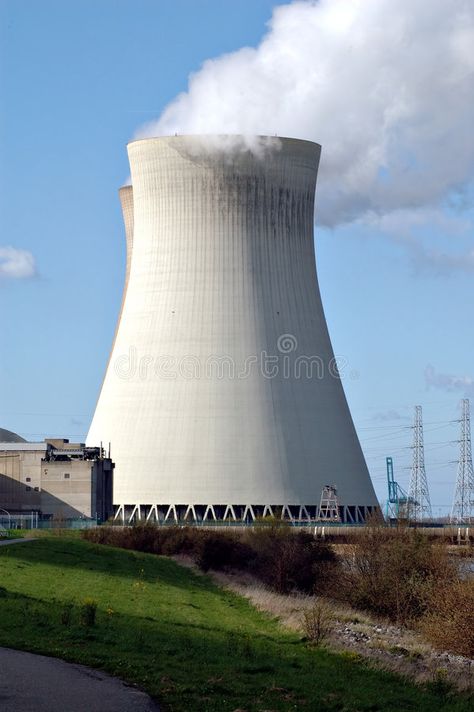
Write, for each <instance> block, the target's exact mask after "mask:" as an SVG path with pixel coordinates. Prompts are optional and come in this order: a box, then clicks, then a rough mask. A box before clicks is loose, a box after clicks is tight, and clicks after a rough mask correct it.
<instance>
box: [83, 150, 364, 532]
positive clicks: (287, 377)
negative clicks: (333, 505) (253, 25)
mask: <svg viewBox="0 0 474 712" xmlns="http://www.w3.org/2000/svg"><path fill="white" fill-rule="evenodd" d="M255 143H256V147H257V149H258V150H254V151H251V150H249V149H248V148H246V147H245V143H244V140H243V139H242V138H239V137H204V136H203V137H196V136H174V137H164V138H152V139H144V140H139V141H133V142H132V143H130V144H129V146H128V153H129V159H130V166H131V176H132V185H133V189H132V187H126V188H123V189H122V190H121V192H120V197H121V201H122V207H123V213H124V220H125V225H126V237H127V268H126V280H125V289H124V296H123V302H122V308H121V312H120V318H119V323H118V325H117V330H116V334H115V338H114V344H113V348H112V353H111V356H110V359H109V363H108V366H107V371H106V374H105V378H104V381H103V384H102V389H101V393H100V396H99V400H98V403H97V408H96V411H95V415H94V418H93V421H92V424H91V428H90V431H89V435H88V442H89V443H94V444H96V443H98V442H102V443H103V444H104V445H107V446H108V444H109V443H110V444H111V453H112V457H113V459H114V461H115V463H116V469H115V484H114V503H115V505H116V508H117V510H116V511H117V516H120V517H123V518H124V519H127V520H129V519H130V520H131V519H135V518H142V519H143V518H147V519H149V520H154V521H161V520H164V519H167V520H170V519H175V520H176V519H180V520H183V519H186V520H199V519H241V518H244V519H252V518H254V517H257V516H261V515H267V514H272V513H273V514H277V515H278V516H284V517H288V518H302V519H307V518H314V517H318V516H319V514H320V512H319V506H320V500H321V493H322V490H323V487H324V486H325V485H328V484H329V485H334V486H335V487H336V488H337V495H338V502H337V503H338V505H339V513H340V516H341V518H342V519H343V520H345V521H349V522H350V521H363V520H365V518H366V517H367V515H368V514H369V513H370V512H371V511H373V510H374V509H375V508H377V500H376V497H375V493H374V490H373V487H372V484H371V481H370V478H369V474H368V471H367V467H366V464H365V461H364V457H363V454H362V451H361V448H360V444H359V441H358V438H357V435H356V432H355V429H354V425H353V422H352V418H351V415H350V412H349V408H348V406H347V402H346V399H345V395H344V391H343V388H342V383H341V378H340V377H339V374H338V371H337V366H336V364H335V360H334V355H333V351H332V347H331V342H330V339H329V334H328V330H327V326H326V321H325V318H324V312H323V307H322V304H321V298H320V294H319V288H318V283H317V277H316V265H315V258H314V245H313V216H314V192H315V185H316V176H317V170H318V163H319V155H320V146H318V145H317V144H314V143H311V142H309V141H300V140H294V139H288V138H285V139H282V138H276V137H261V138H260V139H255Z"/></svg>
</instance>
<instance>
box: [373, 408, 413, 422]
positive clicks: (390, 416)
mask: <svg viewBox="0 0 474 712" xmlns="http://www.w3.org/2000/svg"><path fill="white" fill-rule="evenodd" d="M372 420H374V421H376V422H378V423H386V422H389V421H392V420H409V418H408V417H407V416H406V415H401V414H400V413H399V412H398V411H396V410H385V411H380V412H378V413H374V415H373V416H372Z"/></svg>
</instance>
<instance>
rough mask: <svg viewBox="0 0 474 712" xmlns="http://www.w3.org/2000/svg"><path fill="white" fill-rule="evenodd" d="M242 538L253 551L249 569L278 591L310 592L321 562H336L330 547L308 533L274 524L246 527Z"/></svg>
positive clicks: (320, 567)
mask: <svg viewBox="0 0 474 712" xmlns="http://www.w3.org/2000/svg"><path fill="white" fill-rule="evenodd" d="M244 541H245V542H246V543H247V544H248V546H250V548H251V549H252V550H253V551H254V558H253V561H252V562H251V566H250V567H249V568H250V570H251V571H252V572H253V573H254V574H255V575H256V576H257V577H258V578H260V579H261V580H262V581H263V582H264V583H266V584H267V585H268V586H270V587H271V588H273V589H275V590H276V591H278V592H279V593H289V592H290V591H291V590H293V589H296V590H298V591H303V592H305V593H312V592H313V591H314V590H315V588H317V587H318V585H319V584H320V582H321V578H323V576H322V572H323V570H324V567H325V565H328V564H331V565H335V564H336V557H335V555H334V553H333V551H332V549H330V547H329V546H328V545H327V544H325V543H324V542H321V541H317V540H316V539H314V537H313V536H312V534H310V533H309V532H297V533H295V532H294V531H293V530H292V529H290V528H289V527H282V526H274V527H269V528H264V529H254V530H250V531H248V533H247V534H246V537H245V539H244Z"/></svg>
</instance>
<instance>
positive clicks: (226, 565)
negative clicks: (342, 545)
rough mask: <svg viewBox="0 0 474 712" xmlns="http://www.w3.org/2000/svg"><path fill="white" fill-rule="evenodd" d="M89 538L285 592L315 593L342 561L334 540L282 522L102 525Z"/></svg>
mask: <svg viewBox="0 0 474 712" xmlns="http://www.w3.org/2000/svg"><path fill="white" fill-rule="evenodd" d="M83 537H84V539H87V541H92V542H94V543H97V544H109V545H112V546H120V547H122V548H124V549H133V550H135V551H143V552H146V553H153V554H162V555H164V556H171V555H186V556H190V557H192V558H193V559H194V560H195V561H196V563H197V564H198V566H199V567H200V568H201V569H202V570H203V571H209V570H210V569H213V570H215V571H220V570H224V569H239V570H241V571H248V572H250V573H252V574H253V575H254V576H256V577H257V578H259V579H260V580H261V581H262V582H263V583H265V584H267V585H268V586H270V588H272V589H274V590H276V591H278V592H279V593H289V592H290V591H291V590H297V591H302V592H305V593H312V592H313V591H314V590H315V587H319V586H322V585H323V584H324V582H325V581H326V580H327V578H328V577H327V572H328V570H329V569H330V568H331V567H334V566H336V565H337V559H336V556H335V554H334V553H333V551H332V549H331V547H330V546H329V545H328V544H325V543H324V542H322V541H317V540H316V539H315V538H314V537H313V536H312V535H311V534H310V533H309V532H305V531H302V532H297V533H295V532H293V531H292V530H291V529H290V528H289V527H288V526H284V525H281V524H280V523H279V522H274V523H272V524H271V525H270V526H266V527H262V528H261V529H260V528H259V529H247V530H245V531H243V532H227V531H212V530H207V529H196V528H194V527H156V526H152V525H137V526H134V527H129V528H117V527H100V528H97V529H90V530H86V531H84V532H83Z"/></svg>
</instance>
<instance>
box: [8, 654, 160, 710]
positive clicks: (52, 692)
mask: <svg viewBox="0 0 474 712" xmlns="http://www.w3.org/2000/svg"><path fill="white" fill-rule="evenodd" d="M0 710H8V712H53V711H54V712H57V711H60V712H122V711H123V712H130V710H133V712H158V710H159V707H158V706H157V705H156V704H155V703H154V702H153V700H152V699H151V698H150V697H148V695H146V694H145V693H144V692H141V691H140V690H137V689H135V688H133V687H130V686H128V685H125V684H124V683H123V682H122V681H121V680H117V679H116V678H113V677H110V676H109V675H105V674H104V673H102V672H99V671H98V670H92V669H91V668H87V667H84V666H83V665H73V664H71V663H66V662H64V661H63V660H57V659H56V658H47V657H45V656H43V655H33V654H32V653H24V652H21V651H18V650H9V649H7V648H0Z"/></svg>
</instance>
